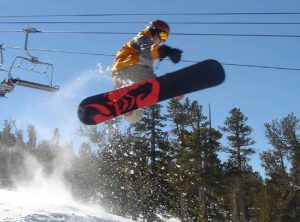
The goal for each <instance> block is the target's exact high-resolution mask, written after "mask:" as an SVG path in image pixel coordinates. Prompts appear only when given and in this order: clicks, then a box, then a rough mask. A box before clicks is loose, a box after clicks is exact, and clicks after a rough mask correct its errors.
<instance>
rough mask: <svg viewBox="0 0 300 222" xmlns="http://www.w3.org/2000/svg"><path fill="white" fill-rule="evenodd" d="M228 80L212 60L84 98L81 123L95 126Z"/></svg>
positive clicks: (80, 110) (81, 108) (216, 62)
mask: <svg viewBox="0 0 300 222" xmlns="http://www.w3.org/2000/svg"><path fill="white" fill-rule="evenodd" d="M224 80H225V72H224V69H223V67H222V65H221V64H220V63H219V62H218V61H216V60H213V59H209V60H205V61H202V62H198V63H196V64H193V65H191V66H188V67H185V68H182V69H180V70H177V71H174V72H170V73H167V74H165V75H162V76H160V77H157V78H154V79H150V80H147V81H143V82H140V83H136V84H133V85H130V86H126V87H123V88H119V89H115V90H113V91H110V92H105V93H102V94H98V95H95V96H90V97H87V98H86V99H84V100H83V101H82V102H81V103H80V104H79V107H78V117H79V119H80V121H81V122H82V123H84V124H87V125H95V124H99V123H102V122H105V121H107V120H110V119H113V118H115V117H118V116H120V115H123V114H125V113H127V112H131V111H133V110H136V109H139V108H143V107H146V106H150V105H153V104H155V103H158V102H160V101H164V100H166V99H170V98H173V97H177V96H180V95H185V94H188V93H191V92H195V91H198V90H203V89H206V88H210V87H213V86H217V85H219V84H221V83H222V82H223V81H224Z"/></svg>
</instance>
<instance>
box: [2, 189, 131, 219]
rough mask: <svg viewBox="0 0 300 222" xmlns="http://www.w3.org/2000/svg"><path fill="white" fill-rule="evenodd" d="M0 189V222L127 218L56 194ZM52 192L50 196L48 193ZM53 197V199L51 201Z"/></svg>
mask: <svg viewBox="0 0 300 222" xmlns="http://www.w3.org/2000/svg"><path fill="white" fill-rule="evenodd" d="M49 194H50V195H45V194H44V195H41V193H39V192H37V193H36V194H34V193H31V192H28V193H24V192H23V191H8V190H0V221H1V222H23V221H24V222H50V221H51V222H63V221H64V222H65V221H68V222H117V221H118V222H119V221H120V222H125V221H127V222H128V221H131V220H128V219H124V218H121V217H117V216H114V215H110V214H108V213H106V212H104V210H103V209H101V207H99V206H84V205H81V204H79V203H76V202H74V201H72V200H71V199H69V200H67V199H65V196H63V201H61V199H60V193H57V194H56V195H55V194H53V193H51V192H50V193H49ZM51 195H53V196H51ZM55 200H56V201H55Z"/></svg>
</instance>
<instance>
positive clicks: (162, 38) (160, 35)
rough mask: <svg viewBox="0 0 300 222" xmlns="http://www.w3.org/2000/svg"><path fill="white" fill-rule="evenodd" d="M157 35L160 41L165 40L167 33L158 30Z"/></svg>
mask: <svg viewBox="0 0 300 222" xmlns="http://www.w3.org/2000/svg"><path fill="white" fill-rule="evenodd" d="M158 36H159V38H160V39H161V40H162V41H166V40H167V39H168V37H169V33H167V32H165V31H159V32H158Z"/></svg>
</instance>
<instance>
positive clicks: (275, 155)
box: [261, 114, 300, 221]
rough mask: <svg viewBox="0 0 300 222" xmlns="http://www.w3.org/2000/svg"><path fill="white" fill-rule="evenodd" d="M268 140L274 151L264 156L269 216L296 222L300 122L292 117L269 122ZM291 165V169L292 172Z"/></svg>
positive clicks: (298, 213)
mask: <svg viewBox="0 0 300 222" xmlns="http://www.w3.org/2000/svg"><path fill="white" fill-rule="evenodd" d="M265 127H266V137H267V138H268V140H269V141H270V144H271V145H272V147H273V150H268V151H265V152H263V153H262V154H261V159H262V165H263V167H264V168H265V171H266V175H267V176H268V177H267V179H266V186H267V195H268V196H267V197H268V199H269V202H268V208H267V210H266V215H267V216H268V219H269V220H274V221H275V220H276V221H296V220H297V217H298V218H299V215H300V208H299V207H296V205H293V204H291V203H293V202H295V201H296V202H297V201H298V202H299V201H300V196H299V186H300V184H299V173H300V171H299V166H300V159H299V149H300V146H299V145H300V138H299V136H298V134H297V130H299V120H298V119H297V118H296V117H295V116H294V114H289V115H288V116H287V117H285V118H283V119H282V120H280V121H279V120H273V121H272V122H271V123H266V124H265ZM289 166H290V170H288V168H289Z"/></svg>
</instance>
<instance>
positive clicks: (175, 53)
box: [158, 45, 182, 63]
mask: <svg viewBox="0 0 300 222" xmlns="http://www.w3.org/2000/svg"><path fill="white" fill-rule="evenodd" d="M158 52H159V55H160V58H161V59H164V58H165V57H167V56H168V57H169V58H170V59H171V61H172V62H173V63H178V62H180V60H181V53H182V50H180V49H176V48H171V47H170V46H167V45H162V46H160V47H159V49H158Z"/></svg>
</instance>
